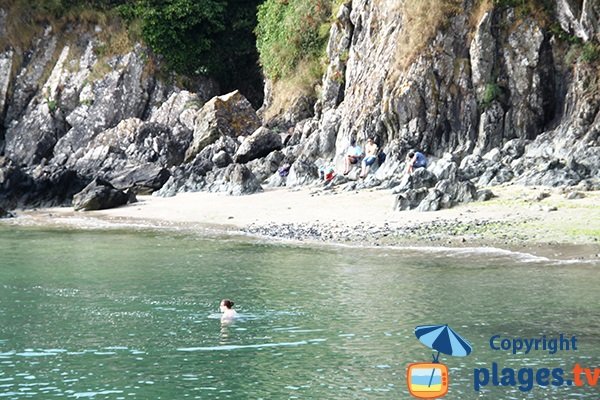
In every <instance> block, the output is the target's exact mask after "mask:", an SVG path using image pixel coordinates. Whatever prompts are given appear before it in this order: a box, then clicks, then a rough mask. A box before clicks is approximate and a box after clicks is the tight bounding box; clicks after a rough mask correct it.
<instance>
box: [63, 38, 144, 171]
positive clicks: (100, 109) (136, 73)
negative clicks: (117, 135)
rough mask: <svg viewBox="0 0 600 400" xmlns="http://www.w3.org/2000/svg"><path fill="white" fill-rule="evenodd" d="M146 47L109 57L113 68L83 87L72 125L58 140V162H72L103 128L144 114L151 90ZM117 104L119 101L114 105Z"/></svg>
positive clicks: (68, 117)
mask: <svg viewBox="0 0 600 400" xmlns="http://www.w3.org/2000/svg"><path fill="white" fill-rule="evenodd" d="M144 52H145V50H144V49H142V48H141V47H139V46H138V47H136V49H135V51H134V52H131V53H128V54H126V55H124V56H119V57H115V58H113V59H111V60H110V66H111V68H112V71H111V72H109V73H108V74H107V75H105V76H104V77H103V78H102V79H100V80H99V81H96V82H94V83H93V84H92V85H91V86H90V87H89V89H86V88H87V87H88V86H86V87H84V89H82V92H81V94H80V97H83V98H85V100H86V101H84V102H83V103H81V104H80V105H79V106H78V107H77V108H75V109H74V110H73V111H72V112H71V113H70V114H69V115H67V117H66V119H67V122H68V123H69V124H70V125H71V127H72V128H71V129H69V131H68V132H67V133H66V134H65V136H64V137H62V138H61V139H60V140H59V141H58V142H57V144H56V147H55V149H54V155H55V158H56V162H58V163H61V162H62V163H65V162H69V161H70V162H73V159H77V158H78V157H79V156H80V154H79V153H78V150H79V149H81V148H85V147H86V145H87V144H88V142H90V141H92V140H93V139H94V138H95V136H96V135H98V134H99V133H100V132H102V131H104V130H106V129H110V128H112V127H115V126H116V125H117V124H118V123H119V122H120V121H122V120H125V119H127V118H133V117H138V118H139V117H141V116H142V114H143V113H144V109H145V106H146V102H147V100H148V97H149V94H148V91H149V90H150V82H149V80H148V78H144V73H143V69H144V61H143V60H144V57H145V54H144ZM115 105H119V106H118V107H115Z"/></svg>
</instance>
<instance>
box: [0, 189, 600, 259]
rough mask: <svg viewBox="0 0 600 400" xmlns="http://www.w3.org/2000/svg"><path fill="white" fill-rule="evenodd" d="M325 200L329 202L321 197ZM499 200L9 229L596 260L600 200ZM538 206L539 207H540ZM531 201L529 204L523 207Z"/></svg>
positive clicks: (192, 205)
mask: <svg viewBox="0 0 600 400" xmlns="http://www.w3.org/2000/svg"><path fill="white" fill-rule="evenodd" d="M324 193H327V194H324ZM497 193H498V194H499V196H498V198H495V199H492V200H490V201H487V202H474V203H469V204H463V205H460V206H457V207H455V208H453V209H449V210H442V211H437V212H418V211H414V210H413V211H403V212H398V211H393V210H392V204H393V202H391V201H390V199H389V193H382V192H381V191H377V190H371V191H359V192H340V193H331V192H324V191H315V190H308V189H302V190H295V191H290V190H287V189H278V190H273V191H267V192H265V193H260V194H255V195H252V196H244V197H232V196H227V195H225V194H218V193H188V194H185V195H179V196H175V197H170V198H160V197H153V196H145V197H144V196H142V197H141V198H140V201H139V202H138V203H136V204H131V205H128V206H125V207H119V208H115V209H110V210H102V211H92V212H76V211H74V210H73V208H71V207H62V208H50V209H38V210H21V211H18V212H17V213H16V214H17V215H16V218H11V219H5V220H0V222H1V223H3V224H12V225H34V226H46V227H47V226H54V227H58V228H64V227H67V228H69V229H72V228H75V229H82V228H83V229H109V228H119V229H159V230H164V229H166V230H170V231H177V232H189V233H192V234H199V235H201V236H217V237H222V235H226V236H228V237H231V236H233V237H235V236H237V235H242V236H245V237H252V238H257V239H258V240H266V241H267V242H275V243H276V242H283V243H295V244H300V243H302V244H306V245H309V246H313V245H317V246H320V245H326V246H329V245H334V246H336V245H343V246H352V247H374V248H383V249H385V248H390V247H438V248H467V247H468V248H496V249H504V250H507V251H516V252H523V253H528V254H535V255H539V256H543V257H548V258H551V259H562V260H565V259H566V260H587V261H592V262H597V261H600V206H599V205H598V204H600V203H599V202H598V200H599V199H600V192H587V195H586V197H585V198H581V199H575V200H567V198H566V197H565V195H564V194H561V193H559V192H558V191H557V192H549V193H548V192H543V193H544V195H541V194H540V193H539V192H535V191H532V190H531V189H530V188H525V187H522V188H516V187H505V188H498V190H497ZM536 198H538V199H540V200H535V199H536ZM524 199H528V200H524Z"/></svg>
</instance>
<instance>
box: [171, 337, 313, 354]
mask: <svg viewBox="0 0 600 400" xmlns="http://www.w3.org/2000/svg"><path fill="white" fill-rule="evenodd" d="M305 344H308V341H306V340H301V341H299V342H283V343H262V344H245V345H225V346H205V347H182V348H179V349H177V351H186V352H192V351H230V350H241V349H261V348H266V347H288V346H301V345H305Z"/></svg>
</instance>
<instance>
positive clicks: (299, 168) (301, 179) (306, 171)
mask: <svg viewBox="0 0 600 400" xmlns="http://www.w3.org/2000/svg"><path fill="white" fill-rule="evenodd" d="M318 178H319V169H318V168H317V166H316V165H315V163H314V162H313V161H311V160H310V159H308V158H307V157H305V156H301V157H300V158H298V159H297V160H296V162H294V163H293V164H292V166H291V168H290V172H289V174H288V176H287V180H286V183H285V185H286V186H287V187H294V186H302V185H306V184H309V183H312V182H314V181H315V180H316V179H318Z"/></svg>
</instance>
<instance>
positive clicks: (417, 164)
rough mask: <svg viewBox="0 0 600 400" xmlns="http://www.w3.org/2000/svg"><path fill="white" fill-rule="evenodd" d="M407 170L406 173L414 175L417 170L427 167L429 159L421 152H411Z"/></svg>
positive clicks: (407, 157)
mask: <svg viewBox="0 0 600 400" xmlns="http://www.w3.org/2000/svg"><path fill="white" fill-rule="evenodd" d="M406 162H407V168H406V173H407V174H412V172H413V171H414V169H415V168H425V167H427V157H425V155H424V154H423V153H421V152H419V151H415V150H411V151H409V152H408V154H407V155H406Z"/></svg>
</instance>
